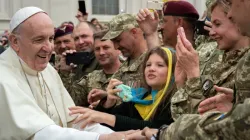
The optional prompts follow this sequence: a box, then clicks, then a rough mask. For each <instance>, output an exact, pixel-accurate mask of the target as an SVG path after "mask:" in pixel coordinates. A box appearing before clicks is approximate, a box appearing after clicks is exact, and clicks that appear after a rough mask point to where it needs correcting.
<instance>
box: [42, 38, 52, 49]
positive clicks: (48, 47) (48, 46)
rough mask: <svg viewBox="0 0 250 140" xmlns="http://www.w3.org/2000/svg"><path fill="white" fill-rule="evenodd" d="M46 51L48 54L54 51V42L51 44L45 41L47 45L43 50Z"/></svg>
mask: <svg viewBox="0 0 250 140" xmlns="http://www.w3.org/2000/svg"><path fill="white" fill-rule="evenodd" d="M42 49H43V50H44V51H46V52H52V51H53V50H54V43H53V41H52V42H50V41H49V40H48V41H45V43H44V44H43V48H42Z"/></svg>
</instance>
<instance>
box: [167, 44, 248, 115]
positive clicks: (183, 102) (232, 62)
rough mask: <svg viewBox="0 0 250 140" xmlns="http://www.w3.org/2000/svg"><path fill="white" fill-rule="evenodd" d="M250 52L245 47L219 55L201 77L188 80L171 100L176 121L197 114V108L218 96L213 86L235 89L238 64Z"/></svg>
mask: <svg viewBox="0 0 250 140" xmlns="http://www.w3.org/2000/svg"><path fill="white" fill-rule="evenodd" d="M248 51H249V47H245V48H243V49H240V50H235V51H230V52H225V53H224V54H223V55H221V54H220V53H217V55H214V56H213V58H211V60H210V61H209V62H207V64H206V67H205V68H204V71H203V72H202V74H201V76H200V77H197V78H192V79H188V80H187V81H186V85H185V86H184V87H183V88H180V89H178V91H177V92H176V93H175V95H174V96H173V98H172V100H171V112H172V117H173V118H174V120H176V119H177V118H178V117H179V116H181V115H182V114H192V113H197V107H198V105H199V103H200V102H201V101H202V100H204V99H205V98H208V97H211V96H214V95H216V94H217V92H216V91H215V89H214V88H213V85H218V86H223V87H228V88H233V87H234V76H235V71H236V67H237V64H238V62H239V60H240V59H241V58H243V57H244V55H246V54H247V52H248ZM205 81H206V82H207V81H210V83H209V84H208V85H209V86H210V87H211V88H210V89H209V90H205V89H204V86H203V83H204V82H205Z"/></svg>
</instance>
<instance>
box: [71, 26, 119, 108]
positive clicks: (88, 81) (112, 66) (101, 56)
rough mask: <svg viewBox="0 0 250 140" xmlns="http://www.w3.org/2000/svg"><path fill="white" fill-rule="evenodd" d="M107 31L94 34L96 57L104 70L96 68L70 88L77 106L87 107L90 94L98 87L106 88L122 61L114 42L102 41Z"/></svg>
mask: <svg viewBox="0 0 250 140" xmlns="http://www.w3.org/2000/svg"><path fill="white" fill-rule="evenodd" d="M106 33H107V31H102V32H99V33H96V34H95V35H94V38H95V41H94V52H95V57H96V58H97V60H98V62H99V63H100V65H101V66H102V68H103V69H102V70H94V71H93V72H91V73H89V74H88V75H86V76H83V77H82V78H81V80H80V81H75V82H74V83H73V85H72V86H70V87H69V88H68V92H69V93H70V95H71V97H72V99H73V100H74V102H75V104H76V105H77V106H84V107H87V106H88V105H89V103H88V99H87V97H88V94H89V93H90V91H94V90H96V89H100V90H106V87H107V85H108V83H109V80H110V78H111V76H112V75H113V73H115V72H117V70H118V69H119V67H120V65H121V62H120V60H119V51H118V50H117V49H115V47H114V44H113V42H112V41H110V40H105V41H101V39H102V37H103V36H104V35H105V34H106Z"/></svg>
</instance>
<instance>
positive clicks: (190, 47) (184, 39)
mask: <svg viewBox="0 0 250 140" xmlns="http://www.w3.org/2000/svg"><path fill="white" fill-rule="evenodd" d="M177 32H178V35H179V36H180V39H181V41H182V43H183V46H184V47H185V48H186V49H187V50H189V51H194V48H193V45H192V44H191V43H190V41H189V40H188V39H187V37H186V34H185V31H184V29H183V27H179V28H178V29H177Z"/></svg>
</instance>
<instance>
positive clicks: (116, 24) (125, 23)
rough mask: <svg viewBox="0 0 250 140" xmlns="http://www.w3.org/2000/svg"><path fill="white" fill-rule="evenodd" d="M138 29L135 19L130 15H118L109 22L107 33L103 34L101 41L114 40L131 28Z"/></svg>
mask: <svg viewBox="0 0 250 140" xmlns="http://www.w3.org/2000/svg"><path fill="white" fill-rule="evenodd" d="M135 27H139V25H138V23H137V21H136V18H135V16H134V15H131V14H125V13H123V14H119V15H117V16H115V17H114V18H113V19H112V20H111V21H110V22H109V31H108V32H107V33H106V34H105V36H104V37H103V38H102V40H109V39H114V38H116V37H117V36H119V35H120V34H121V33H122V32H123V31H126V30H128V29H131V28H135Z"/></svg>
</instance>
